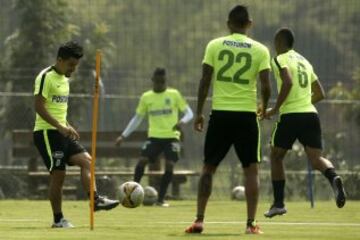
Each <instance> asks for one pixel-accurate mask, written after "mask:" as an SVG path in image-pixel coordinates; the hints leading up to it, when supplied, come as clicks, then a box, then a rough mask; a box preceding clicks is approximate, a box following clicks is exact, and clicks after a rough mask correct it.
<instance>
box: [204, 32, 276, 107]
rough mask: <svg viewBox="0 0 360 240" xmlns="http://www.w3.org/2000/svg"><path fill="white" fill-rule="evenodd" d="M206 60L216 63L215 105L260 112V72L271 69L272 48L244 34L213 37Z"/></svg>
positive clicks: (212, 65) (207, 48) (206, 53)
mask: <svg viewBox="0 0 360 240" xmlns="http://www.w3.org/2000/svg"><path fill="white" fill-rule="evenodd" d="M203 64H207V65H210V66H211V67H213V70H214V71H213V76H212V82H213V94H212V109H213V110H225V111H245V112H256V109H257V104H256V102H257V99H256V98H257V93H256V88H257V87H256V86H257V75H258V73H259V72H260V71H262V70H265V69H270V54H269V50H268V49H267V48H266V47H265V46H264V45H262V44H261V43H259V42H257V41H255V40H253V39H251V38H249V37H247V36H246V35H243V34H237V33H235V34H231V35H229V36H225V37H221V38H217V39H214V40H212V41H210V42H209V43H208V45H207V47H206V51H205V56H204V60H203Z"/></svg>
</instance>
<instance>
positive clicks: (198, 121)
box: [194, 114, 205, 132]
mask: <svg viewBox="0 0 360 240" xmlns="http://www.w3.org/2000/svg"><path fill="white" fill-rule="evenodd" d="M204 120H205V117H204V115H202V114H201V115H197V116H196V117H195V120H194V129H195V131H198V132H202V131H203V130H204Z"/></svg>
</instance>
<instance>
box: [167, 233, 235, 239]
mask: <svg viewBox="0 0 360 240" xmlns="http://www.w3.org/2000/svg"><path fill="white" fill-rule="evenodd" d="M241 235H242V234H240V233H236V234H235V233H201V234H188V233H183V234H168V236H169V237H177V238H179V237H183V238H190V237H197V238H211V237H216V238H219V237H240V236H241Z"/></svg>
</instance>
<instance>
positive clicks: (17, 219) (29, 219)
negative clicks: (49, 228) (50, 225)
mask: <svg viewBox="0 0 360 240" xmlns="http://www.w3.org/2000/svg"><path fill="white" fill-rule="evenodd" d="M0 222H44V221H41V220H40V219H33V218H10V219H6V218H0Z"/></svg>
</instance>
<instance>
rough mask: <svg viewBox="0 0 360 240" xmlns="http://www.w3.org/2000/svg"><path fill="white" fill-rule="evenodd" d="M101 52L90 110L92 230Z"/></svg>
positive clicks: (97, 53) (97, 60)
mask: <svg viewBox="0 0 360 240" xmlns="http://www.w3.org/2000/svg"><path fill="white" fill-rule="evenodd" d="M100 66H101V51H100V50H97V51H96V68H95V69H96V73H95V92H94V96H93V109H92V112H93V114H92V138H91V157H92V161H91V167H90V229H91V230H93V229H94V190H95V161H96V132H97V123H98V111H99V81H100Z"/></svg>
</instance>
